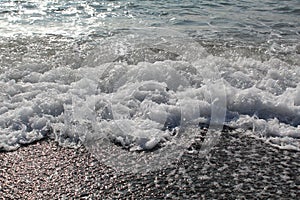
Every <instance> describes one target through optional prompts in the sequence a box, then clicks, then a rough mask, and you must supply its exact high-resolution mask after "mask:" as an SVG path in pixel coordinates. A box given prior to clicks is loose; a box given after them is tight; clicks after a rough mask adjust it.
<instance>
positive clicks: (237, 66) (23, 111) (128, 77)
mask: <svg viewBox="0 0 300 200" xmlns="http://www.w3.org/2000/svg"><path fill="white" fill-rule="evenodd" d="M66 44H67V43H66ZM60 46H61V45H60ZM67 49H69V48H65V47H64V48H63V49H62V51H61V53H65V54H68V55H69V58H72V59H71V60H69V61H66V60H62V59H61V57H66V56H63V55H60V56H55V55H54V54H51V55H50V56H49V55H47V56H48V59H46V58H47V56H46V57H45V59H46V60H45V59H41V58H44V57H43V56H45V55H43V56H41V55H40V56H37V58H34V59H33V58H30V59H29V58H28V59H27V60H26V59H24V60H23V62H19V63H18V64H17V65H15V62H12V64H11V65H10V66H8V67H6V68H5V70H4V69H2V70H1V74H0V80H1V81H0V99H1V101H0V107H1V109H0V149H1V150H4V151H9V150H14V149H17V148H18V147H19V146H20V145H22V144H28V143H31V142H33V141H36V140H40V139H42V138H45V137H51V138H54V139H55V140H56V141H58V142H59V144H61V145H65V146H73V147H76V146H80V145H82V144H83V145H85V146H86V147H87V148H88V149H91V150H92V151H94V152H97V153H98V155H99V152H100V153H101V155H102V156H101V159H102V160H103V161H105V162H107V163H109V164H110V165H116V163H118V164H117V165H119V166H122V165H121V164H120V163H119V162H120V160H122V161H123V164H124V166H122V167H123V168H126V167H127V168H129V167H130V166H132V165H133V164H132V161H136V160H140V163H139V165H140V166H149V162H150V163H151V162H152V165H151V167H152V168H153V166H156V165H157V166H158V165H159V164H160V165H161V164H163V163H164V162H170V160H176V159H178V158H179V157H180V156H181V155H182V153H183V151H184V149H187V148H188V147H189V146H190V145H191V144H192V143H193V142H194V141H195V139H196V138H197V137H198V136H199V134H201V133H203V131H202V130H201V128H202V129H203V127H205V129H206V131H207V133H206V134H208V135H209V136H210V137H211V138H214V137H215V138H218V135H219V134H220V132H221V131H222V129H223V127H224V126H226V127H230V128H233V129H234V130H235V131H240V132H249V131H250V132H251V133H252V134H253V135H254V136H256V137H260V138H261V139H263V140H264V141H266V142H269V143H271V144H272V145H275V146H277V147H279V148H285V149H293V150H297V151H299V150H300V142H299V141H300V140H299V139H300V80H299V77H300V76H299V75H300V68H299V66H298V65H294V64H291V63H288V62H285V61H282V60H280V59H277V58H275V57H271V58H270V59H267V60H264V61H261V60H257V59H253V58H249V57H237V56H232V57H222V56H216V55H213V54H211V53H209V52H208V51H207V50H206V49H205V48H204V47H203V46H201V45H200V44H199V43H197V42H195V41H194V40H193V39H190V38H188V37H186V36H185V35H183V34H179V33H177V32H171V31H170V30H169V31H168V32H166V31H165V30H162V29H147V30H143V29H137V30H135V31H134V32H131V33H127V34H118V35H115V36H112V37H107V38H103V39H101V40H100V41H99V42H98V43H97V45H96V47H95V45H94V46H93V48H91V47H86V49H84V48H82V49H80V48H79V49H76V50H74V49H73V50H70V49H72V48H70V49H69V50H67ZM91 49H92V50H91ZM74 52H77V53H78V52H81V53H80V56H81V58H79V57H80V56H76V55H75V56H74V55H73V54H72V53H74ZM30 55H31V56H32V54H31V53H30ZM70 55H72V56H70ZM78 55H79V53H78ZM41 60H43V62H41ZM29 61H30V62H29ZM62 61H63V62H62ZM78 61H80V62H78ZM213 140H214V141H213ZM213 140H211V141H208V140H207V141H206V145H204V147H205V148H206V149H202V150H208V149H209V148H211V147H212V146H213V144H214V142H216V141H217V142H221V141H218V140H217V139H213ZM141 152H146V153H141ZM147 152H148V153H147ZM142 156H144V157H143V159H141V158H142ZM124 160H126V162H124ZM154 168H155V167H154Z"/></svg>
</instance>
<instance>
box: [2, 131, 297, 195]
mask: <svg viewBox="0 0 300 200" xmlns="http://www.w3.org/2000/svg"><path fill="white" fill-rule="evenodd" d="M209 155H210V158H209V161H207V160H205V159H203V158H199V157H198V156H197V155H192V154H191V155H190V154H185V155H184V156H183V157H182V159H181V161H180V163H178V166H177V167H176V168H174V169H162V170H159V171H155V172H150V173H148V174H146V175H145V174H144V175H143V174H130V173H123V172H115V171H114V170H113V169H111V168H109V167H107V166H105V165H104V164H103V163H101V162H99V161H98V160H96V159H95V158H94V156H92V155H91V154H90V153H89V152H88V151H87V150H86V149H85V148H84V147H81V148H79V149H69V148H65V147H60V146H58V144H57V143H56V142H54V141H53V140H51V139H46V140H41V141H38V142H36V143H34V144H30V145H26V146H22V147H20V148H19V149H18V150H16V151H11V152H0V163H1V167H0V180H1V185H0V197H3V198H4V199H6V198H11V199H18V198H23V199H24V198H26V199H49V198H52V199H53V198H55V199H71V198H72V199H99V198H102V199H140V198H143V199H182V198H184V199H212V198H215V199H222V198H223V199H224V198H227V199H232V198H235V199H243V198H246V199H249V198H274V199H278V198H280V199H295V198H296V197H297V196H299V195H300V178H299V174H300V160H299V158H300V152H295V151H288V150H280V149H277V148H275V147H272V146H271V145H268V144H265V143H264V142H262V141H259V140H255V139H254V138H251V137H249V136H247V135H243V134H240V135H239V134H233V133H223V134H222V136H221V138H220V142H219V143H218V144H217V145H216V146H215V147H213V149H212V150H211V152H210V154H209Z"/></svg>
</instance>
